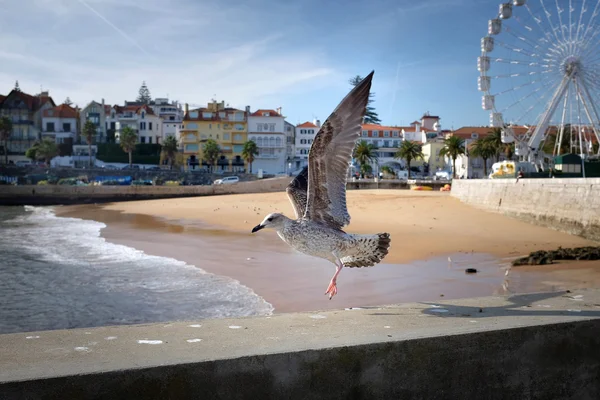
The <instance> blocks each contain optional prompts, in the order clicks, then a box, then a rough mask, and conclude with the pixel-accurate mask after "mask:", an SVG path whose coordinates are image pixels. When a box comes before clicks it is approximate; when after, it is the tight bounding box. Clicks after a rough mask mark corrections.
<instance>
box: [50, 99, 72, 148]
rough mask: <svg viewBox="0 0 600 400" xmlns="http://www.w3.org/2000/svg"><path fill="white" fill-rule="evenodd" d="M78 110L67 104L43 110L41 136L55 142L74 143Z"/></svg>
mask: <svg viewBox="0 0 600 400" xmlns="http://www.w3.org/2000/svg"><path fill="white" fill-rule="evenodd" d="M78 125H79V112H78V111H77V110H76V109H74V108H73V107H71V106H69V105H67V104H61V105H60V106H57V107H53V108H49V109H47V110H44V112H43V114H42V138H44V137H47V138H50V139H52V140H54V141H55V142H56V143H57V144H67V143H71V144H73V143H75V140H76V139H77V132H79V126H78Z"/></svg>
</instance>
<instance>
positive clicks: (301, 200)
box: [285, 167, 308, 219]
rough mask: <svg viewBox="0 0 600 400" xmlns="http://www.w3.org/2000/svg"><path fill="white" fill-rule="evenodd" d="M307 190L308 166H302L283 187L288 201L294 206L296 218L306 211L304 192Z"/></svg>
mask: <svg viewBox="0 0 600 400" xmlns="http://www.w3.org/2000/svg"><path fill="white" fill-rule="evenodd" d="M307 190H308V167H304V168H302V171H301V172H300V173H299V174H298V176H296V177H295V178H294V180H293V181H291V182H290V184H289V185H287V188H286V189H285V191H286V193H287V195H288V197H289V198H290V202H291V203H292V206H293V207H294V212H295V213H296V219H298V218H300V217H302V216H303V215H304V211H306V192H307Z"/></svg>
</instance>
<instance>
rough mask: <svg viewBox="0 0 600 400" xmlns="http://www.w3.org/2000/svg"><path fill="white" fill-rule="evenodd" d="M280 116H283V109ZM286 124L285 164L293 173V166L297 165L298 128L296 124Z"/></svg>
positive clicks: (288, 170) (285, 122)
mask: <svg viewBox="0 0 600 400" xmlns="http://www.w3.org/2000/svg"><path fill="white" fill-rule="evenodd" d="M279 110H280V112H279V113H280V114H281V108H280V109H279ZM283 123H284V126H285V127H284V132H283V133H284V134H285V162H286V163H287V165H286V166H287V169H286V171H287V172H288V173H289V172H293V166H294V165H295V158H296V145H295V143H296V127H295V126H294V124H292V123H290V122H287V121H283Z"/></svg>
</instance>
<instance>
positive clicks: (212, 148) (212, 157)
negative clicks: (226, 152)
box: [202, 139, 221, 172]
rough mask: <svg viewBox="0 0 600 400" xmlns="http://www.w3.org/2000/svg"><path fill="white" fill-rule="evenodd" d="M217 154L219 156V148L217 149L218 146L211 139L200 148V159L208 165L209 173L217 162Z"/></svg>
mask: <svg viewBox="0 0 600 400" xmlns="http://www.w3.org/2000/svg"><path fill="white" fill-rule="evenodd" d="M219 154H221V148H220V147H219V144H218V143H217V142H215V141H214V140H213V139H208V140H207V141H206V143H204V146H203V147H202V158H203V159H204V161H206V163H207V164H208V165H210V170H211V172H212V170H213V167H214V165H215V163H216V162H217V158H218V157H219Z"/></svg>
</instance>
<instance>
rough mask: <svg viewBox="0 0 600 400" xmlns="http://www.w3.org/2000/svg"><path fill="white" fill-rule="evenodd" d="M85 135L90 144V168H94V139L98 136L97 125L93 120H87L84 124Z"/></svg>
mask: <svg viewBox="0 0 600 400" xmlns="http://www.w3.org/2000/svg"><path fill="white" fill-rule="evenodd" d="M82 133H83V136H84V137H85V140H86V141H87V144H88V154H89V155H90V168H92V140H94V136H96V125H95V124H94V123H93V122H92V121H89V120H88V121H86V122H85V125H83V132H82Z"/></svg>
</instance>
